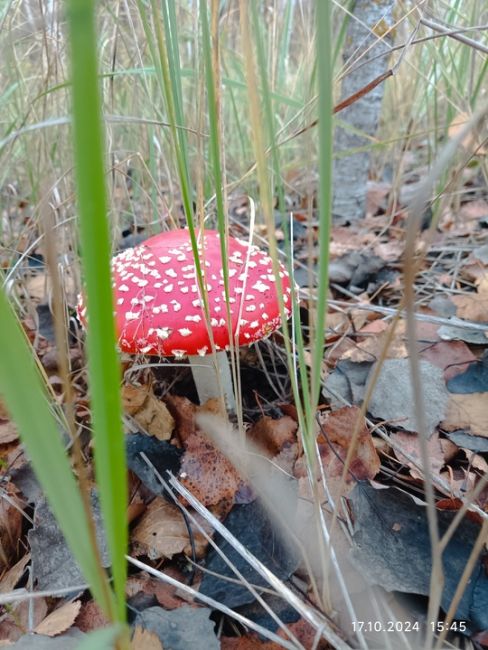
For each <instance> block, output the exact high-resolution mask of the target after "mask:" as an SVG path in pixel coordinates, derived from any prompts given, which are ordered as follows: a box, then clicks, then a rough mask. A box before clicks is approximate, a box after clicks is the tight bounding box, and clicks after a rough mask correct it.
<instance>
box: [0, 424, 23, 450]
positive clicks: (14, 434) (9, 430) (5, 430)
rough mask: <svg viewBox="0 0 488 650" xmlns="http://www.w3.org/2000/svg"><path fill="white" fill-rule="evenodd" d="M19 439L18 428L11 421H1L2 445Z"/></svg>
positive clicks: (0, 440)
mask: <svg viewBox="0 0 488 650" xmlns="http://www.w3.org/2000/svg"><path fill="white" fill-rule="evenodd" d="M18 439H19V434H18V431H17V427H16V426H15V424H14V423H13V422H11V421H10V420H1V419H0V445H6V444H8V443H9V442H14V441H15V440H18Z"/></svg>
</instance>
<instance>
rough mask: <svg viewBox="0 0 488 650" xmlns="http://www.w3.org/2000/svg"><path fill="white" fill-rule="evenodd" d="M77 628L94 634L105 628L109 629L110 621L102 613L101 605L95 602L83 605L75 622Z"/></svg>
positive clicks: (91, 601)
mask: <svg viewBox="0 0 488 650" xmlns="http://www.w3.org/2000/svg"><path fill="white" fill-rule="evenodd" d="M75 625H76V627H77V628H78V629H79V630H81V631H82V632H92V631H93V630H99V629H101V628H103V627H108V626H109V625H110V621H109V620H108V618H107V617H106V616H105V614H104V613H103V612H102V610H101V608H100V605H98V604H97V603H96V602H95V601H94V600H89V601H88V602H87V603H83V604H82V606H81V609H80V612H79V614H78V616H77V617H76V620H75Z"/></svg>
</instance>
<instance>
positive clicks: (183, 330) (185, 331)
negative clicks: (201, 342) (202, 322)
mask: <svg viewBox="0 0 488 650" xmlns="http://www.w3.org/2000/svg"><path fill="white" fill-rule="evenodd" d="M178 332H179V333H180V334H181V336H190V335H191V333H192V331H191V330H190V329H188V327H181V328H180V329H179V330H178Z"/></svg>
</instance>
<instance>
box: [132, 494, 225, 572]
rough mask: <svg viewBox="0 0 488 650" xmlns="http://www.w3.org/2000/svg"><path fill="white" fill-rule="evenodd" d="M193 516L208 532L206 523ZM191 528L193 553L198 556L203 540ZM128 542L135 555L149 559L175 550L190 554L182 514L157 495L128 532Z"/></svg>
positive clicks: (210, 529)
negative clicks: (129, 534) (130, 531)
mask: <svg viewBox="0 0 488 650" xmlns="http://www.w3.org/2000/svg"><path fill="white" fill-rule="evenodd" d="M195 517H196V519H197V520H198V521H199V523H200V525H201V526H202V527H203V528H204V529H205V530H206V531H207V533H208V534H209V535H211V534H212V528H211V527H210V526H209V525H208V523H206V522H205V521H204V520H203V519H202V518H201V517H200V516H199V515H198V514H196V513H195ZM191 528H192V531H193V541H194V543H195V552H196V556H197V558H198V559H199V558H201V557H203V555H204V553H205V550H206V548H207V540H206V539H205V537H204V535H203V534H202V533H201V532H199V531H198V529H197V528H196V527H194V526H191ZM132 541H133V543H134V552H135V553H136V555H147V556H148V557H149V559H151V560H157V559H159V558H168V559H169V558H172V557H173V555H176V554H177V553H186V554H187V555H191V553H192V549H191V545H190V538H189V534H188V528H187V526H186V523H185V520H184V518H183V515H182V513H181V512H180V510H179V509H178V507H177V506H175V505H174V504H173V503H168V502H167V501H166V500H165V499H162V498H160V497H157V498H156V499H154V501H153V502H152V503H151V504H150V505H149V506H148V508H147V510H146V512H145V513H144V515H143V516H142V517H141V520H140V521H139V523H138V524H137V526H136V527H135V528H134V530H133V532H132Z"/></svg>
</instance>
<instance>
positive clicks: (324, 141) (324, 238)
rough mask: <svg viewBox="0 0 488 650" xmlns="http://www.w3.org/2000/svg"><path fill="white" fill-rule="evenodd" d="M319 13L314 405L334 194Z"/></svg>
mask: <svg viewBox="0 0 488 650" xmlns="http://www.w3.org/2000/svg"><path fill="white" fill-rule="evenodd" d="M315 6H316V12H317V31H316V48H317V79H318V111H319V123H318V136H319V183H318V192H317V194H318V204H319V229H318V232H319V250H320V255H319V268H318V287H317V309H316V313H315V341H314V344H313V347H312V380H311V383H312V386H311V388H312V405H313V407H315V406H316V405H317V403H318V399H319V395H320V386H321V376H320V372H321V368H322V361H323V356H324V332H325V314H326V311H327V296H328V285H329V239H330V221H331V193H332V109H333V98H332V56H331V51H330V44H331V42H332V38H331V31H332V30H331V20H330V3H328V2H321V0H317V2H316V5H315Z"/></svg>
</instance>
